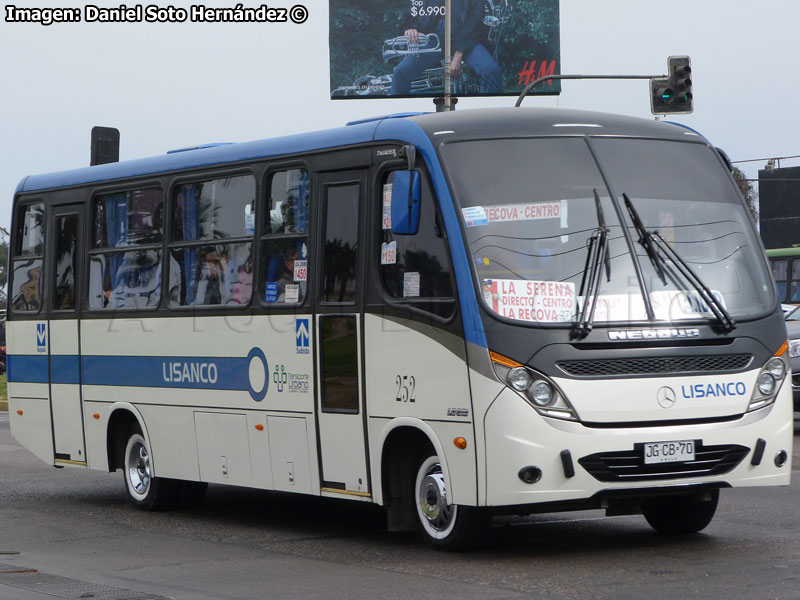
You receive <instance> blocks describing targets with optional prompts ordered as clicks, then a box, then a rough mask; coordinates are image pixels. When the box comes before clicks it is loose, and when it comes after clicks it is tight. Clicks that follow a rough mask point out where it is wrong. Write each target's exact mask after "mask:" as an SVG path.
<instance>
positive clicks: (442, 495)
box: [416, 456, 458, 539]
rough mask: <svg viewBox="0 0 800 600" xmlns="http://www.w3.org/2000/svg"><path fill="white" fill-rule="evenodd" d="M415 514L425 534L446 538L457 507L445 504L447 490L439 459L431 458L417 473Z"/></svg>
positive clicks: (453, 523)
mask: <svg viewBox="0 0 800 600" xmlns="http://www.w3.org/2000/svg"><path fill="white" fill-rule="evenodd" d="M416 499H417V502H416V504H417V514H418V515H419V519H420V523H421V524H422V527H423V529H424V530H425V532H426V533H427V534H428V535H430V536H431V537H433V538H436V539H441V538H444V537H447V536H448V535H449V534H450V532H451V531H452V530H453V526H454V525H455V522H456V516H457V512H458V507H457V506H455V505H453V504H448V503H447V488H446V486H445V482H444V474H443V473H442V465H441V463H440V462H439V459H438V458H437V457H435V456H431V457H429V458H428V459H426V460H425V461H424V462H423V463H422V465H421V466H420V468H419V471H418V472H417V483H416Z"/></svg>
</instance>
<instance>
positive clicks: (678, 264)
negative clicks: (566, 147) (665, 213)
mask: <svg viewBox="0 0 800 600" xmlns="http://www.w3.org/2000/svg"><path fill="white" fill-rule="evenodd" d="M622 197H623V198H624V199H625V206H626V207H627V209H628V214H630V216H631V221H633V226H634V227H635V228H636V231H637V232H638V233H639V243H640V244H641V245H642V246H643V247H644V249H645V251H646V252H647V256H648V257H650V261H651V262H652V263H653V267H654V268H655V270H656V273H657V274H658V276H659V278H660V279H661V281H662V283H663V284H664V285H666V284H667V279H666V275H665V271H664V267H667V266H668V265H667V262H666V259H669V260H670V262H672V264H673V265H674V266H675V269H676V270H677V271H678V273H680V274H681V276H682V277H683V279H684V280H685V281H686V282H687V283H688V284H689V285H691V286H692V287H693V288H694V290H695V291H696V292H697V294H698V295H699V296H700V298H701V299H702V301H703V302H704V303H705V305H706V306H707V307H708V308H709V309H710V310H711V312H712V313H713V314H714V316H715V317H716V318H717V320H718V321H719V322H720V324H721V325H722V329H723V331H725V332H728V331H731V330H733V329H734V328H735V327H736V321H734V320H733V317H732V316H731V314H730V313H729V312H728V311H727V310H726V309H725V307H724V306H723V304H722V302H721V301H720V299H719V298H717V297H716V296H715V295H714V294H713V293H712V292H711V290H710V289H709V288H708V286H707V285H706V284H705V283H703V280H702V279H700V278H699V277H698V276H697V275H696V274H695V273H694V271H692V269H691V268H690V267H689V265H688V264H686V261H684V260H683V259H682V258H681V257H680V256H679V255H678V253H677V252H675V250H674V249H673V248H672V246H671V245H670V244H669V243H668V242H667V240H665V239H664V238H663V237H661V234H660V233H658V232H657V231H647V230H646V229H645V226H644V223H643V222H642V220H641V218H640V217H639V213H638V212H637V211H636V209H635V208H634V206H633V203H632V202H631V199H630V198H629V197H628V195H627V194H622ZM659 252H661V254H663V255H664V256H663V257H662V256H661V255H660V254H659ZM664 257H666V258H664Z"/></svg>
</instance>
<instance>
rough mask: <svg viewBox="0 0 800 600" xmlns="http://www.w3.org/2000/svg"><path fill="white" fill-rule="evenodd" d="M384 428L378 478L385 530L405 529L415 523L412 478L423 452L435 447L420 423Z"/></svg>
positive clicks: (411, 527)
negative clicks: (386, 525) (385, 513)
mask: <svg viewBox="0 0 800 600" xmlns="http://www.w3.org/2000/svg"><path fill="white" fill-rule="evenodd" d="M394 425H395V426H394V427H392V428H390V429H388V430H386V431H385V432H384V436H385V437H384V440H383V444H382V452H381V462H380V465H381V473H380V482H381V486H382V493H383V505H384V506H386V509H387V516H388V526H389V531H405V530H410V529H414V528H415V527H416V516H415V514H414V511H413V504H412V501H411V500H412V498H413V495H414V488H413V478H414V477H415V475H416V468H417V466H418V462H419V461H420V460H421V459H422V455H423V454H429V453H431V452H434V451H435V450H436V445H437V444H435V443H434V441H433V440H435V439H436V438H435V436H434V437H433V440H432V439H431V436H430V434H429V433H428V432H426V431H423V429H422V428H420V427H419V426H418V425H424V423H420V424H413V425H412V424H400V423H395V424H394Z"/></svg>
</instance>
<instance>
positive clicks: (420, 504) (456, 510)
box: [414, 455, 488, 551]
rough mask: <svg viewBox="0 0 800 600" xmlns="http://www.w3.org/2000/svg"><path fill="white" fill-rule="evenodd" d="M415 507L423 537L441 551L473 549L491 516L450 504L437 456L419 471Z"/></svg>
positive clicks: (415, 491) (431, 458) (425, 460)
mask: <svg viewBox="0 0 800 600" xmlns="http://www.w3.org/2000/svg"><path fill="white" fill-rule="evenodd" d="M414 505H415V508H416V514H417V522H418V524H419V530H420V533H421V534H422V538H423V539H424V540H425V543H427V544H428V545H429V546H431V547H432V548H436V549H438V550H449V551H460V550H468V549H470V548H473V547H474V546H475V545H476V543H477V542H478V540H479V539H480V535H481V533H483V531H484V530H485V529H486V527H487V526H488V515H487V514H486V513H485V512H483V511H481V510H480V509H478V508H476V507H472V506H459V505H456V504H450V503H448V496H447V489H446V487H445V481H444V474H443V472H442V464H441V461H440V460H439V457H438V456H436V455H431V456H427V457H426V458H424V459H423V460H422V462H421V463H420V465H419V468H418V469H417V476H416V480H415V483H414Z"/></svg>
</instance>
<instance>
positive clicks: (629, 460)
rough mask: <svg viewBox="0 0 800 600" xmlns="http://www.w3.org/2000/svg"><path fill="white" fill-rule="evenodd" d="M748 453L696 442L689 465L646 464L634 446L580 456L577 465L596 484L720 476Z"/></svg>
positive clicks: (638, 447)
mask: <svg viewBox="0 0 800 600" xmlns="http://www.w3.org/2000/svg"><path fill="white" fill-rule="evenodd" d="M749 452H750V449H749V448H746V447H744V446H737V445H733V444H731V445H725V446H703V445H701V444H700V443H699V442H698V443H696V445H695V450H694V460H693V461H691V462H679V463H659V464H653V465H646V464H644V458H643V457H644V448H643V445H642V444H636V445H635V446H634V449H633V450H623V451H622V452H600V453H598V454H592V455H590V456H584V457H583V458H581V459H579V460H578V463H579V464H580V465H581V466H582V467H583V468H584V469H586V470H587V471H588V472H589V474H590V475H591V476H592V477H594V478H595V479H597V480H598V481H603V482H613V481H616V482H622V481H654V480H659V479H678V478H684V477H702V476H704V475H723V474H725V473H727V472H728V471H731V470H732V469H733V468H734V467H736V466H737V465H738V464H739V463H740V462H742V460H743V459H744V457H745V456H747V454H748V453H749Z"/></svg>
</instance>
